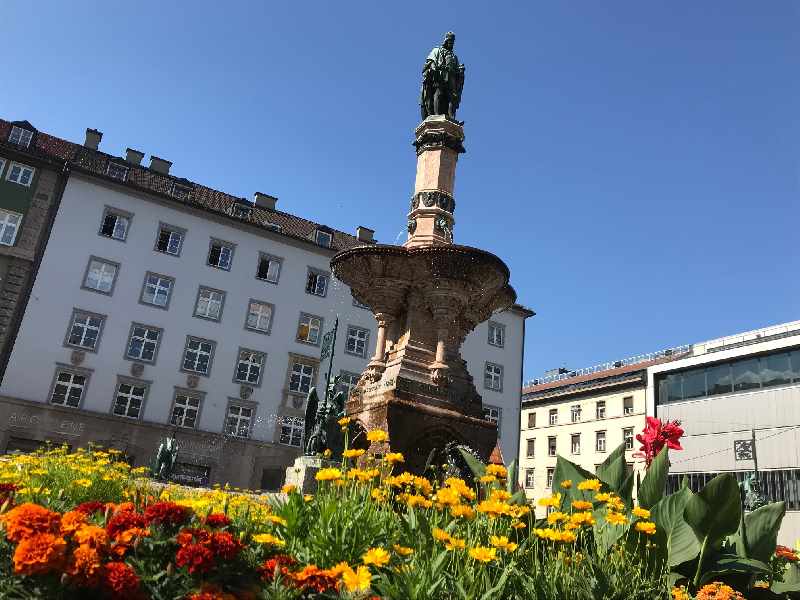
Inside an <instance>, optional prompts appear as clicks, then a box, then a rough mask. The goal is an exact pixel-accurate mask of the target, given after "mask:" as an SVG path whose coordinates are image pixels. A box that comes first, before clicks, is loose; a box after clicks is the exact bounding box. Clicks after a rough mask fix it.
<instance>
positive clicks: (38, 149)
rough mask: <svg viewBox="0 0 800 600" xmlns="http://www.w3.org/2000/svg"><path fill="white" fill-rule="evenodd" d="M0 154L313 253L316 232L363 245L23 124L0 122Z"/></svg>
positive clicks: (335, 244)
mask: <svg viewBox="0 0 800 600" xmlns="http://www.w3.org/2000/svg"><path fill="white" fill-rule="evenodd" d="M13 125H18V126H20V127H25V128H26V129H33V131H34V137H33V139H32V140H31V145H30V147H29V148H22V147H20V146H17V145H16V144H11V143H9V142H8V136H9V133H10V132H11V128H12V126H13ZM0 148H7V149H10V150H13V151H16V152H23V153H25V154H28V155H31V156H33V157H35V158H39V159H40V160H44V161H47V162H51V163H53V162H56V163H68V166H69V168H71V169H73V170H76V171H78V172H83V173H86V174H88V175H92V176H94V177H98V178H100V179H104V180H106V181H109V182H113V183H114V184H116V185H122V186H124V187H126V188H131V189H134V190H137V191H144V192H148V193H153V194H157V195H159V196H161V197H165V198H168V199H169V200H171V201H172V202H175V203H177V204H186V205H190V206H193V207H196V208H200V209H203V210H208V211H210V212H213V213H216V214H218V215H221V216H225V217H228V218H231V219H235V220H237V221H245V222H248V223H250V224H252V225H255V226H256V227H261V228H263V229H266V230H269V231H272V232H276V233H280V234H282V235H285V236H288V237H292V238H295V239H299V240H303V241H305V242H309V243H311V244H314V245H315V246H316V247H319V246H318V245H317V244H315V243H314V231H315V230H316V229H324V230H326V231H329V232H331V233H332V234H333V235H332V238H333V239H332V241H331V249H332V250H336V251H338V250H347V249H348V248H353V247H355V246H360V245H363V242H359V241H358V240H357V239H356V237H355V236H353V235H350V234H348V233H345V232H343V231H339V230H336V229H331V228H330V227H326V226H324V225H321V224H319V223H315V222H313V221H309V220H308V219H303V218H302V217H298V216H296V215H292V214H290V213H287V212H283V211H280V210H270V209H267V208H262V207H259V206H255V205H253V203H251V202H249V201H248V200H247V199H245V198H239V197H237V196H233V195H231V194H227V193H225V192H221V191H219V190H215V189H213V188H210V187H207V186H204V185H202V184H200V183H196V182H193V181H190V180H188V179H182V178H180V177H175V176H174V175H169V174H164V173H159V172H157V171H154V170H153V169H150V168H148V167H146V166H144V165H135V164H133V163H129V162H127V161H126V160H125V159H124V158H123V157H118V156H113V155H110V154H106V153H105V152H101V151H100V150H93V149H91V148H87V147H85V146H83V145H81V144H76V143H74V142H70V141H68V140H64V139H61V138H58V137H55V136H52V135H49V134H47V133H45V132H42V131H38V130H36V129H35V128H34V127H33V126H32V125H31V124H30V123H28V122H27V121H16V122H10V121H6V120H4V119H0ZM109 163H115V164H119V165H121V166H124V167H127V168H128V176H127V178H126V179H125V181H124V182H122V181H120V180H119V179H116V178H113V177H110V176H108V175H107V171H108V165H109ZM176 185H177V186H179V187H183V188H188V189H189V190H190V191H189V195H188V197H187V198H185V199H181V198H177V197H175V196H174V195H173V194H174V191H173V190H174V188H175V186H176ZM236 205H239V206H242V205H244V206H248V207H250V211H249V215H246V216H234V206H236ZM278 228H280V229H278Z"/></svg>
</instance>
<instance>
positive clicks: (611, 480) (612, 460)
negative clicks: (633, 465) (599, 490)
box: [597, 442, 625, 491]
mask: <svg viewBox="0 0 800 600" xmlns="http://www.w3.org/2000/svg"><path fill="white" fill-rule="evenodd" d="M597 478H598V479H599V480H600V481H602V482H604V483H606V484H607V485H608V486H609V487H610V488H611V489H612V490H614V491H617V490H619V489H620V487H622V483H623V481H624V480H625V442H622V443H621V444H620V445H619V446H617V447H616V448H614V450H613V451H612V452H611V454H609V455H608V456H607V457H606V459H605V460H604V461H603V463H602V464H601V465H600V466H599V467H597Z"/></svg>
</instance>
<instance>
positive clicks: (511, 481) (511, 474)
mask: <svg viewBox="0 0 800 600" xmlns="http://www.w3.org/2000/svg"><path fill="white" fill-rule="evenodd" d="M507 470H508V477H507V478H506V491H507V492H508V493H509V494H512V495H513V494H514V492H515V491H516V490H517V489H519V473H517V459H516V458H515V459H514V460H512V461H511V464H510V465H508V469H507Z"/></svg>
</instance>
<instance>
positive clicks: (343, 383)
mask: <svg viewBox="0 0 800 600" xmlns="http://www.w3.org/2000/svg"><path fill="white" fill-rule="evenodd" d="M359 379H361V375H359V374H358V373H353V372H352V371H339V389H340V390H341V391H343V392H344V396H345V399H347V398H349V397H350V394H351V393H352V392H353V388H355V387H356V385H357V384H358V380H359Z"/></svg>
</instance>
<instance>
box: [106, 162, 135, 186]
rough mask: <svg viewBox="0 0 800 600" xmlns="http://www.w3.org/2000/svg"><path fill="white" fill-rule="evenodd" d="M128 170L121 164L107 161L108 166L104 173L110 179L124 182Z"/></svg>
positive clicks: (126, 178)
mask: <svg viewBox="0 0 800 600" xmlns="http://www.w3.org/2000/svg"><path fill="white" fill-rule="evenodd" d="M112 171H113V173H112ZM129 171H130V169H129V168H128V167H126V166H125V165H121V164H119V163H116V162H113V161H109V163H108V166H107V167H106V175H107V176H108V177H110V178H111V179H114V180H115V181H121V182H122V183H125V182H126V181H127V180H128V172H129ZM114 173H116V174H114Z"/></svg>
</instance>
